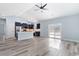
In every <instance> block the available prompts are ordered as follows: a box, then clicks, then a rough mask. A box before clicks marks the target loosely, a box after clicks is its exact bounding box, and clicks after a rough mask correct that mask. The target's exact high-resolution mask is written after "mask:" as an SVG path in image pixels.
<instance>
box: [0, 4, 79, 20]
mask: <svg viewBox="0 0 79 59" xmlns="http://www.w3.org/2000/svg"><path fill="white" fill-rule="evenodd" d="M36 4H37V3H36ZM34 5H35V3H6V4H5V3H2V4H1V3H0V16H13V15H14V16H20V17H23V18H26V19H36V20H41V19H42V20H43V19H44V20H45V19H48V18H56V17H60V16H68V15H74V14H79V4H78V3H48V5H47V6H46V8H47V9H48V10H46V11H44V12H41V10H38V11H36V9H39V8H37V7H36V6H34ZM38 5H39V4H38Z"/></svg>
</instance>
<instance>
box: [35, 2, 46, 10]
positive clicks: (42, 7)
mask: <svg viewBox="0 0 79 59" xmlns="http://www.w3.org/2000/svg"><path fill="white" fill-rule="evenodd" d="M35 6H36V7H38V8H39V9H41V11H42V10H47V8H45V7H46V6H47V3H46V4H44V5H43V3H41V6H40V5H35Z"/></svg>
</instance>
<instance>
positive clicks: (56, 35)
mask: <svg viewBox="0 0 79 59" xmlns="http://www.w3.org/2000/svg"><path fill="white" fill-rule="evenodd" d="M48 32H49V46H50V47H53V48H59V46H60V43H61V39H62V24H50V25H49V26H48Z"/></svg>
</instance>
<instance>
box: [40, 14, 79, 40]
mask: <svg viewBox="0 0 79 59" xmlns="http://www.w3.org/2000/svg"><path fill="white" fill-rule="evenodd" d="M57 23H61V24H62V30H63V31H62V37H63V38H62V39H63V40H70V41H79V15H72V16H65V17H60V18H55V19H48V20H42V21H40V24H41V25H40V28H41V36H42V37H48V25H49V24H57Z"/></svg>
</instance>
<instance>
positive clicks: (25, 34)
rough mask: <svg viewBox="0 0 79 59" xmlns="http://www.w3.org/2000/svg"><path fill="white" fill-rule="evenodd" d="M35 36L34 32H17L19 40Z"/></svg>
mask: <svg viewBox="0 0 79 59" xmlns="http://www.w3.org/2000/svg"><path fill="white" fill-rule="evenodd" d="M31 38H33V32H17V40H27V39H31Z"/></svg>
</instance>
